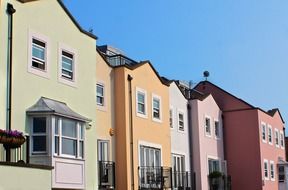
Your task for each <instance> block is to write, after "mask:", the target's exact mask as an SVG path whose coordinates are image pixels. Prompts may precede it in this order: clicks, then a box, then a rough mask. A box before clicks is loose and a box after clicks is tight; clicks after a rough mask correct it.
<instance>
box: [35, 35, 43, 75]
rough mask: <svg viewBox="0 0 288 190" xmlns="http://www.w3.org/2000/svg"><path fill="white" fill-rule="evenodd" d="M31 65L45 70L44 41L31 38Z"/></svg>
mask: <svg viewBox="0 0 288 190" xmlns="http://www.w3.org/2000/svg"><path fill="white" fill-rule="evenodd" d="M32 67H33V68H36V69H39V70H43V71H45V70H46V43H45V42H44V41H41V40H38V39H36V38H32Z"/></svg>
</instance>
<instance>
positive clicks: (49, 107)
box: [26, 97, 91, 122]
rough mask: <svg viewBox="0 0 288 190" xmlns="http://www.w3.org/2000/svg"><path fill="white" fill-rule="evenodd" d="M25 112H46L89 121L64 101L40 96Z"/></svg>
mask: <svg viewBox="0 0 288 190" xmlns="http://www.w3.org/2000/svg"><path fill="white" fill-rule="evenodd" d="M26 113H27V114H37V113H46V114H47V113H48V114H53V115H58V116H63V117H67V118H71V119H75V120H79V121H84V122H89V121H91V120H90V119H88V118H86V117H84V116H82V115H80V114H78V113H76V112H75V111H73V110H72V109H71V108H69V107H68V106H67V104H66V103H64V102H59V101H57V100H52V99H49V98H45V97H41V98H40V99H39V100H38V101H37V102H36V103H35V104H34V105H33V106H32V107H30V108H28V109H27V110H26Z"/></svg>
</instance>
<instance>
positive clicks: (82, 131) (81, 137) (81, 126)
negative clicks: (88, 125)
mask: <svg viewBox="0 0 288 190" xmlns="http://www.w3.org/2000/svg"><path fill="white" fill-rule="evenodd" d="M79 137H80V139H82V140H83V139H84V127H83V125H80V135H79Z"/></svg>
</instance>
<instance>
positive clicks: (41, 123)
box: [33, 117, 46, 133]
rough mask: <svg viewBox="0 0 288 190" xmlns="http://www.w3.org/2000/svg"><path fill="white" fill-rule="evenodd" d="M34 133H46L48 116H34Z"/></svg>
mask: <svg viewBox="0 0 288 190" xmlns="http://www.w3.org/2000/svg"><path fill="white" fill-rule="evenodd" d="M33 133H46V117H34V118H33Z"/></svg>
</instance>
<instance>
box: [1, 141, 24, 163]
mask: <svg viewBox="0 0 288 190" xmlns="http://www.w3.org/2000/svg"><path fill="white" fill-rule="evenodd" d="M25 138H26V141H25V143H24V144H22V145H21V146H20V147H19V148H12V149H7V147H6V148H5V147H4V145H3V144H0V162H18V163H19V162H20V163H27V164H29V151H30V149H29V148H30V145H29V136H26V137H25Z"/></svg>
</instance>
